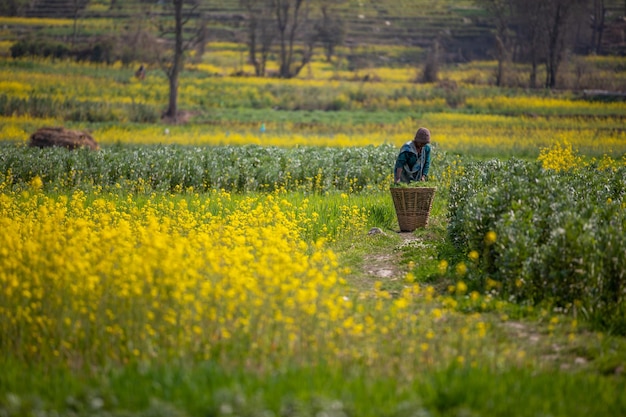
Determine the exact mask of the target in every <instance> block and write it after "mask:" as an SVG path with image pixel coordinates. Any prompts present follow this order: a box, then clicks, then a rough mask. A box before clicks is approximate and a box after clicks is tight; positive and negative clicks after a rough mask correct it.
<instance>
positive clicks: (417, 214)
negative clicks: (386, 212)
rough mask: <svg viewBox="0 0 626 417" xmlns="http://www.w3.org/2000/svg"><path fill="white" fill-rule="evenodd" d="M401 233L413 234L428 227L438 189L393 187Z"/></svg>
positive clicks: (392, 194) (392, 193)
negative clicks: (416, 230)
mask: <svg viewBox="0 0 626 417" xmlns="http://www.w3.org/2000/svg"><path fill="white" fill-rule="evenodd" d="M390 190H391V196H392V197H393V205H394V206H395V209H396V215H397V216H398V224H399V225H400V231H402V232H412V231H414V230H415V229H417V228H418V227H426V226H427V225H428V217H429V216H430V209H431V207H432V205H433V199H434V197H435V191H437V187H391V188H390Z"/></svg>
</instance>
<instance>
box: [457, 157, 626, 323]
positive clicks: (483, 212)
mask: <svg viewBox="0 0 626 417" xmlns="http://www.w3.org/2000/svg"><path fill="white" fill-rule="evenodd" d="M449 220H450V223H449V236H450V238H451V240H452V241H453V242H454V243H455V244H456V246H457V247H458V248H459V249H461V250H464V251H466V252H467V253H472V252H473V253H472V255H473V256H470V258H473V259H474V261H475V264H474V265H473V266H472V267H473V268H470V275H469V279H468V281H469V282H471V283H472V284H473V285H474V286H475V287H476V288H477V289H493V290H494V291H497V292H500V293H501V294H502V295H504V296H507V297H511V299H514V300H516V301H520V302H522V303H532V304H536V303H541V302H550V303H555V304H556V305H557V306H559V307H561V308H563V309H566V310H570V311H573V312H574V313H576V314H583V315H584V316H587V317H588V318H590V319H591V321H592V322H594V323H596V324H598V325H600V326H602V327H604V328H610V329H611V330H613V331H616V332H619V333H622V334H623V333H626V303H625V302H626V270H624V264H625V263H626V253H625V252H624V248H626V168H625V167H621V168H616V169H607V170H602V169H599V168H598V167H597V166H594V165H590V166H581V167H579V168H576V169H570V170H568V171H562V172H556V171H552V170H546V169H544V168H542V166H541V165H540V164H539V163H536V162H522V161H520V160H515V159H513V160H510V161H506V162H503V161H500V160H491V161H484V162H476V163H470V164H468V166H467V167H466V169H465V174H464V175H463V176H462V177H457V178H456V179H455V180H454V181H453V182H452V185H451V188H450V200H449ZM472 272H473V273H472Z"/></svg>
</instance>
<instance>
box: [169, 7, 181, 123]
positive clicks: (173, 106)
mask: <svg viewBox="0 0 626 417" xmlns="http://www.w3.org/2000/svg"><path fill="white" fill-rule="evenodd" d="M173 5H174V18H175V24H176V27H175V29H174V33H175V36H176V37H175V41H174V61H173V62H172V67H171V68H170V70H169V72H168V74H167V76H168V79H169V82H170V97H169V107H168V109H167V113H166V115H167V116H168V117H171V118H172V119H173V120H174V121H176V116H177V114H178V76H179V75H180V72H181V70H182V68H183V52H184V50H183V0H173Z"/></svg>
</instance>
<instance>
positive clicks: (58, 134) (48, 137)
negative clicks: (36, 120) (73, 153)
mask: <svg viewBox="0 0 626 417" xmlns="http://www.w3.org/2000/svg"><path fill="white" fill-rule="evenodd" d="M28 146H36V147H39V148H46V147H49V146H61V147H64V148H67V149H76V148H82V147H85V148H89V149H93V150H97V149H100V146H98V143H97V142H96V141H95V139H94V138H93V137H92V136H91V135H90V134H89V133H86V132H83V131H80V130H71V129H66V128H64V127H42V128H41V129H39V130H37V131H36V132H35V133H33V134H32V135H30V139H29V140H28Z"/></svg>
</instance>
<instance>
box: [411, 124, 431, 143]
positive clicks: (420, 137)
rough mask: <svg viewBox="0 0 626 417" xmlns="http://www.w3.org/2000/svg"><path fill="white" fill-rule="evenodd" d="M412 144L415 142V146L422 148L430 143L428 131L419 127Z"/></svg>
mask: <svg viewBox="0 0 626 417" xmlns="http://www.w3.org/2000/svg"><path fill="white" fill-rule="evenodd" d="M413 142H415V144H416V145H422V146H423V145H426V144H427V143H430V130H428V129H426V128H425V127H420V128H419V129H417V133H415V137H414V138H413Z"/></svg>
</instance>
